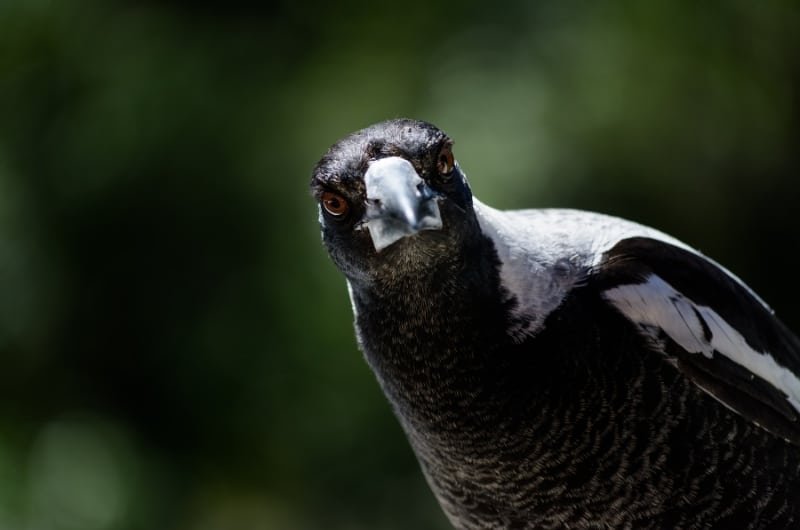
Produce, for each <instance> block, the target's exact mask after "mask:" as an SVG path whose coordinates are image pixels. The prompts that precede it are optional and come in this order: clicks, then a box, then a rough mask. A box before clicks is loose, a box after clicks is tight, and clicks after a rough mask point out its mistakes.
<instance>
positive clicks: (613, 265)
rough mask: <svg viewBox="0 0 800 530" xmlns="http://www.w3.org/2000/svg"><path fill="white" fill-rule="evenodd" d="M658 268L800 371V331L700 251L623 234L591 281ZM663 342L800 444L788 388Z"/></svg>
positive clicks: (609, 284)
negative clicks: (798, 334) (798, 335)
mask: <svg viewBox="0 0 800 530" xmlns="http://www.w3.org/2000/svg"><path fill="white" fill-rule="evenodd" d="M652 275H656V276H658V277H660V278H661V279H662V280H664V281H665V282H667V283H668V284H670V285H671V286H672V287H674V288H675V289H676V290H678V291H679V292H680V293H682V294H683V295H684V296H685V297H687V298H688V299H690V300H692V301H693V302H694V303H696V304H698V305H701V306H707V307H709V308H711V309H712V310H714V311H715V312H716V313H717V314H719V315H720V316H721V317H722V318H723V319H724V320H725V321H726V322H727V323H728V324H730V325H731V326H732V327H733V328H734V329H736V330H737V331H738V332H739V333H740V334H741V335H742V336H743V337H744V338H745V340H746V342H747V344H748V345H749V346H750V347H751V348H752V349H753V350H756V351H757V352H762V353H769V354H770V355H771V356H772V358H773V359H774V360H775V361H776V362H777V363H778V364H779V365H781V366H783V367H785V368H786V369H788V370H789V371H791V372H792V373H794V374H796V375H797V374H800V340H799V339H798V338H797V336H795V335H794V334H793V333H792V332H791V331H790V330H789V329H788V328H787V327H786V326H785V325H784V324H783V323H782V322H781V321H780V320H779V319H778V318H777V317H776V316H775V315H774V314H773V312H772V311H771V310H770V309H769V307H767V306H766V305H765V304H764V303H763V302H762V301H761V300H759V299H758V298H757V297H756V296H755V295H754V294H753V293H752V292H751V291H750V290H749V289H748V288H747V287H745V286H744V285H743V284H742V283H741V282H740V281H738V280H737V279H736V278H734V277H733V276H731V275H730V274H729V273H727V272H726V271H725V270H724V269H722V268H721V267H719V266H718V265H716V264H715V263H714V262H712V261H710V260H708V259H706V258H704V257H703V256H701V255H699V254H695V253H693V252H690V251H688V250H685V249H683V248H680V247H677V246H675V245H671V244H669V243H665V242H663V241H658V240H655V239H650V238H645V237H635V238H628V239H623V240H621V241H620V242H619V243H617V244H616V245H615V246H614V247H613V248H611V250H609V251H608V252H607V253H606V254H605V255H604V256H603V259H602V261H601V262H600V264H599V265H598V266H597V267H596V268H595V269H594V271H593V273H592V278H591V281H592V283H593V284H594V285H596V287H597V289H599V290H600V292H604V291H607V290H609V289H613V288H614V287H618V286H621V285H631V284H639V283H643V282H645V281H646V279H647V278H648V277H650V276H652ZM695 311H696V310H695ZM696 316H697V317H698V319H699V321H700V322H701V325H702V329H703V333H704V335H705V337H704V339H705V340H706V341H707V342H709V343H710V341H711V333H712V331H711V328H710V327H709V325H708V323H707V322H706V321H705V320H704V319H703V317H702V315H700V314H699V312H697V311H696ZM663 348H664V350H663V351H661V353H664V354H665V355H666V356H667V358H668V359H669V360H670V361H672V363H673V364H674V365H675V366H676V367H677V368H678V369H679V370H680V371H681V372H682V373H683V374H684V375H686V376H687V377H688V378H689V379H691V380H692V381H693V382H694V383H695V384H697V385H698V386H700V387H701V388H702V389H703V390H705V391H706V392H708V393H709V394H711V395H713V396H714V397H715V398H716V399H718V400H719V401H721V402H722V403H723V404H725V405H726V406H728V407H730V408H731V409H733V410H735V411H736V412H738V413H739V414H741V415H742V416H744V417H746V418H748V419H750V420H751V421H753V422H754V423H757V424H759V425H761V426H762V427H764V428H765V429H767V430H769V431H770V432H773V433H774V434H776V435H779V436H781V437H783V438H785V439H787V440H789V441H791V442H793V443H795V444H798V445H800V413H798V410H797V409H795V408H794V407H793V406H792V405H791V404H790V403H789V402H788V401H787V399H786V397H787V396H786V394H785V393H784V392H783V391H782V390H780V389H778V388H776V387H775V386H774V385H772V384H771V383H770V382H769V381H766V380H765V379H762V378H761V377H758V376H757V375H755V374H753V373H751V372H750V371H749V370H747V369H746V368H745V367H743V366H741V365H739V364H737V363H735V362H733V361H732V360H730V359H728V358H727V357H725V356H724V355H714V356H713V358H711V359H708V358H706V357H704V356H703V355H700V354H697V353H690V352H687V351H686V350H684V349H683V348H682V347H681V346H679V345H678V344H676V343H674V342H672V341H668V342H667V343H666V344H665V346H664V347H663ZM799 377H800V376H799Z"/></svg>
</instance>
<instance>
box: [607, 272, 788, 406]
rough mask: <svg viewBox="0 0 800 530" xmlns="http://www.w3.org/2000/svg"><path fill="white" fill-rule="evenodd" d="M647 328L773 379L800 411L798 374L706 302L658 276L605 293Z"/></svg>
mask: <svg viewBox="0 0 800 530" xmlns="http://www.w3.org/2000/svg"><path fill="white" fill-rule="evenodd" d="M603 296H604V297H605V298H606V300H608V301H609V302H611V304H612V305H614V307H616V308H617V309H618V310H619V311H620V312H622V314H623V315H625V316H626V317H627V318H629V319H630V320H631V321H633V322H635V323H636V324H637V325H638V326H639V328H640V330H641V331H642V333H643V334H645V335H646V336H647V337H648V338H650V339H652V340H654V341H657V340H658V336H657V335H658V332H659V330H660V331H663V332H664V333H666V334H667V335H668V336H669V337H670V338H671V339H672V340H674V341H675V342H676V343H677V344H678V345H680V346H681V347H682V348H684V349H685V350H686V351H688V352H689V353H697V354H702V355H704V356H706V357H708V358H712V357H713V355H714V352H718V353H720V354H721V355H724V356H725V357H727V358H728V359H730V360H731V361H733V362H735V363H736V364H738V365H740V366H742V367H744V368H746V369H747V370H749V371H750V372H751V373H753V374H755V375H757V376H758V377H760V378H762V379H764V380H765V381H767V382H769V383H770V384H772V385H773V386H774V387H775V388H777V389H779V390H781V391H782V392H783V393H784V394H786V399H787V400H788V401H789V403H790V404H791V405H792V406H793V407H794V408H795V409H797V410H798V411H800V379H798V377H797V376H796V375H795V374H793V373H792V372H791V371H790V370H788V369H787V368H785V367H783V366H781V365H779V364H778V363H777V362H776V361H775V359H774V358H773V357H772V355H770V353H769V352H758V351H756V350H754V349H753V348H751V347H750V345H749V344H747V341H746V340H745V338H744V336H743V335H742V334H741V333H739V332H738V331H737V330H736V329H734V328H733V327H732V326H731V325H730V324H729V323H728V322H726V321H725V319H723V318H722V317H721V316H720V315H719V313H717V312H716V311H714V310H713V309H711V308H710V307H708V306H702V305H698V304H696V303H694V302H693V301H692V300H690V299H689V298H687V297H686V296H684V295H683V294H681V293H680V292H678V291H677V290H675V288H674V287H672V286H671V285H670V284H668V283H667V282H665V281H664V280H663V279H661V278H660V277H659V276H657V275H655V274H652V275H650V276H649V277H648V278H647V281H646V282H644V283H639V284H629V285H621V286H619V287H614V288H612V289H609V290H607V291H605V292H604V293H603Z"/></svg>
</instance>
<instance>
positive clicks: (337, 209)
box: [322, 191, 350, 217]
mask: <svg viewBox="0 0 800 530" xmlns="http://www.w3.org/2000/svg"><path fill="white" fill-rule="evenodd" d="M322 207H323V208H325V211H326V212H328V213H329V214H331V215H332V216H334V217H344V215H345V214H346V213H347V211H348V210H349V209H350V204H348V202H347V201H346V200H345V198H344V197H342V196H341V195H339V194H336V193H333V192H330V191H326V192H323V193H322Z"/></svg>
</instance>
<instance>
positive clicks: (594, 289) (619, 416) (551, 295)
mask: <svg viewBox="0 0 800 530" xmlns="http://www.w3.org/2000/svg"><path fill="white" fill-rule="evenodd" d="M453 146H454V142H453V140H452V139H451V138H450V137H449V136H448V135H447V134H446V133H444V132H443V131H442V130H440V129H439V128H437V127H436V126H434V125H432V124H430V123H428V122H425V121H419V120H413V119H405V118H403V119H392V120H388V121H384V122H380V123H376V124H374V125H371V126H369V127H366V128H364V129H362V130H359V131H357V132H354V133H352V134H350V135H348V136H346V137H344V138H343V139H341V140H339V141H338V142H336V143H334V144H333V145H332V146H331V147H330V148H329V149H328V150H327V152H325V154H324V155H323V156H322V158H321V159H320V160H319V162H318V163H317V164H316V165H315V166H314V168H313V172H312V176H311V193H312V195H313V197H314V199H315V201H316V203H317V205H318V210H319V223H320V229H321V235H322V242H323V246H324V247H325V249H326V250H327V253H328V254H329V256H330V258H331V260H332V261H333V263H334V264H335V266H336V267H337V268H338V269H339V270H340V271H341V273H342V274H343V275H344V277H345V280H346V285H347V289H348V292H349V297H350V301H351V305H352V310H353V314H354V320H355V331H356V333H355V335H356V342H357V345H358V347H359V349H360V350H361V351H362V353H363V355H364V358H365V360H366V362H367V363H368V365H369V367H370V368H371V370H372V371H373V372H374V374H375V377H376V379H377V382H378V384H379V386H380V387H381V389H382V391H383V393H384V394H385V396H386V398H387V399H388V402H389V404H390V405H391V408H392V411H393V412H394V414H395V416H396V418H397V419H398V421H399V423H400V425H401V426H402V428H403V431H404V432H405V435H406V437H407V439H408V442H409V443H410V445H411V448H412V449H413V451H414V453H415V455H416V457H417V460H418V462H419V465H420V468H421V470H422V473H423V474H424V476H425V479H426V480H427V483H428V485H429V486H430V489H431V490H432V492H433V494H434V495H435V497H436V499H437V500H438V502H439V505H440V506H441V508H442V510H443V511H444V514H445V515H446V516H447V518H448V520H449V522H450V523H451V524H452V526H453V527H454V528H457V529H464V530H476V529H528V528H689V527H691V528H787V527H795V528H798V527H800V340H798V338H797V336H795V335H794V334H793V333H792V332H791V331H790V330H789V329H788V328H787V327H786V326H785V325H784V324H783V323H782V322H781V321H780V320H779V319H778V318H777V317H776V316H775V314H774V312H773V311H772V309H771V308H770V307H769V306H768V305H767V304H766V303H765V302H764V301H763V300H762V299H761V298H760V297H759V296H758V295H757V294H756V293H755V292H753V290H751V289H750V288H749V287H748V286H747V285H746V284H745V283H743V282H742V280H740V279H739V278H738V277H737V276H735V275H734V274H733V273H731V272H730V271H728V270H727V269H725V268H724V267H723V266H722V265H720V264H718V263H716V262H715V261H713V260H712V259H710V258H708V257H706V256H704V255H703V254H701V253H700V252H699V251H697V250H694V249H693V248H691V247H690V246H688V245H686V244H684V243H683V242H681V241H679V240H678V239H675V238H673V237H671V236H669V235H667V234H665V233H663V232H661V231H658V230H656V229H654V228H649V227H646V226H643V225H641V224H637V223H635V222H633V221H628V220H624V219H621V218H617V217H612V216H608V215H604V214H601V213H593V212H588V211H580V210H570V209H557V208H544V209H530V210H512V211H503V210H498V209H495V208H492V207H490V206H488V205H486V204H484V203H482V202H480V201H479V200H478V199H477V198H476V197H474V196H473V194H472V191H471V188H470V186H469V184H468V181H467V178H466V175H465V172H464V171H463V170H462V168H461V166H460V165H459V163H458V162H457V161H456V159H455V157H454V154H453Z"/></svg>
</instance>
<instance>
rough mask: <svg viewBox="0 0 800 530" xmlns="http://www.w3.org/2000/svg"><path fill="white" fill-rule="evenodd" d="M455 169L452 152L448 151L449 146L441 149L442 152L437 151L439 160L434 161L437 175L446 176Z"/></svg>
mask: <svg viewBox="0 0 800 530" xmlns="http://www.w3.org/2000/svg"><path fill="white" fill-rule="evenodd" d="M455 167H456V163H455V160H453V151H452V150H451V149H450V146H449V145H446V146H444V147H442V150H441V151H439V158H438V159H437V160H436V169H437V170H438V171H439V174H440V175H442V176H447V175H449V174H450V173H452V172H453V168H455Z"/></svg>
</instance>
